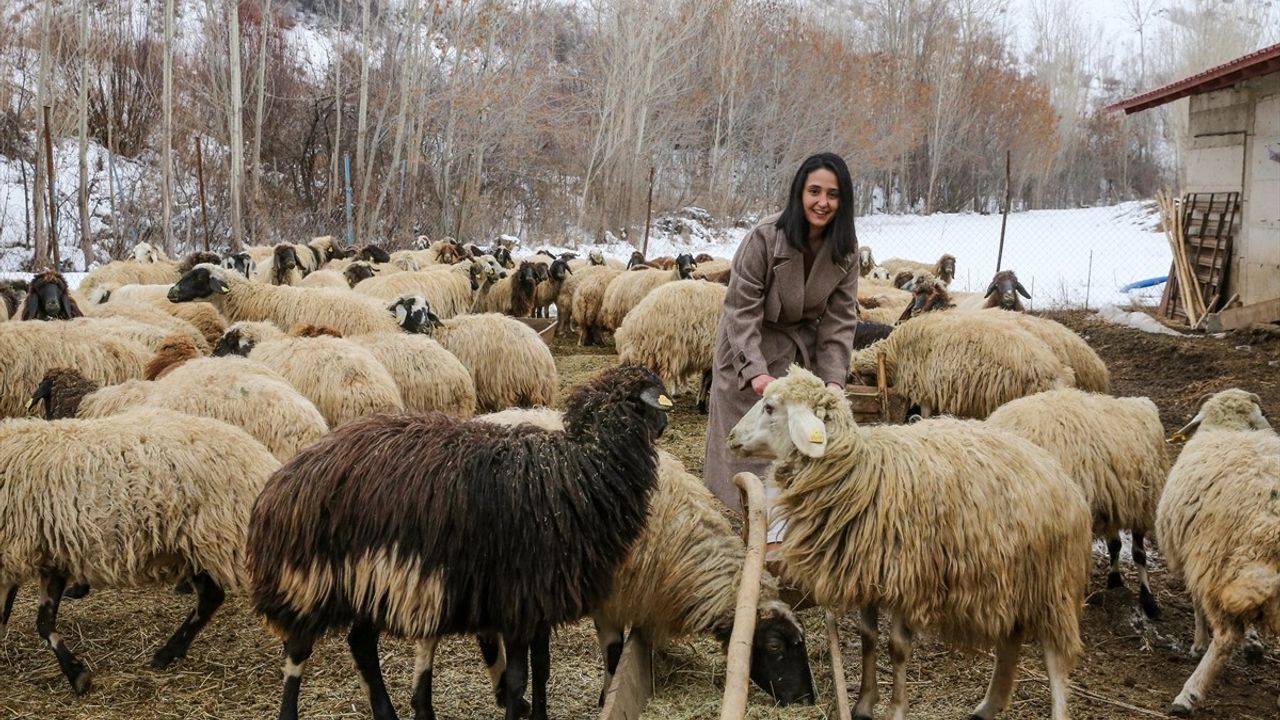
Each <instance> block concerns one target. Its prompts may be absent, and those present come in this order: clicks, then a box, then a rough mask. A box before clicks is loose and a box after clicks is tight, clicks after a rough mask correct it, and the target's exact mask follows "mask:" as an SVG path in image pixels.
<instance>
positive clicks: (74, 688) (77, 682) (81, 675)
mask: <svg viewBox="0 0 1280 720" xmlns="http://www.w3.org/2000/svg"><path fill="white" fill-rule="evenodd" d="M72 672H74V673H75V675H74V676H73V677H71V678H68V679H69V680H70V681H71V692H73V693H75V694H76V695H84V694H85V693H87V692H89V689H90V688H91V687H93V676H92V674H91V673H90V672H89V669H88V668H86V667H85V666H83V665H81V664H80V663H76V664H75V666H73V667H72Z"/></svg>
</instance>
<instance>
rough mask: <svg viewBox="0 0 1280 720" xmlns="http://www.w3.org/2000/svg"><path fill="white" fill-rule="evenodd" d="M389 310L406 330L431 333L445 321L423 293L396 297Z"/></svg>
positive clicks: (398, 323) (425, 333)
mask: <svg viewBox="0 0 1280 720" xmlns="http://www.w3.org/2000/svg"><path fill="white" fill-rule="evenodd" d="M387 310H389V311H390V312H391V314H392V315H395V316H396V324H397V325H399V326H400V327H401V328H402V329H403V330H404V331H405V332H408V333H420V334H422V335H431V334H432V332H434V331H435V329H436V328H438V327H444V323H443V322H441V321H440V318H438V317H436V314H435V313H434V312H432V310H431V303H429V302H427V299H426V298H424V297H422V296H421V295H401V296H400V297H398V298H396V299H395V301H393V302H392V303H391V304H390V305H388V306H387Z"/></svg>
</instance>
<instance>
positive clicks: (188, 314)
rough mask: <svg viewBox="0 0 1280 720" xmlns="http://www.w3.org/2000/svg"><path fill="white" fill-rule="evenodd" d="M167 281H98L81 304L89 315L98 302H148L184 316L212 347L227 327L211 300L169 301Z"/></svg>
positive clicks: (172, 313) (154, 306)
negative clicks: (115, 284)
mask: <svg viewBox="0 0 1280 720" xmlns="http://www.w3.org/2000/svg"><path fill="white" fill-rule="evenodd" d="M170 287H172V286H171V285H120V286H113V285H99V286H98V287H97V288H95V289H94V294H93V295H92V296H90V298H89V303H88V305H87V306H86V307H85V310H86V311H88V313H87V314H89V315H100V313H98V312H95V311H94V310H93V306H94V305H98V304H104V303H107V304H122V303H129V304H134V305H148V306H150V307H153V308H156V309H157V310H162V311H164V312H165V313H167V314H169V315H172V316H173V317H176V318H178V319H179V320H184V321H186V322H188V323H191V324H192V325H193V326H195V328H196V330H198V331H200V334H201V335H203V336H204V339H205V341H206V342H208V343H209V344H210V347H212V345H213V343H216V342H217V341H218V338H220V337H222V333H223V332H224V331H225V330H226V329H227V321H226V320H225V319H224V318H223V317H222V313H220V312H218V311H217V310H216V309H215V308H214V307H213V305H212V304H210V303H207V302H191V303H172V302H169V297H168V295H169V288H170Z"/></svg>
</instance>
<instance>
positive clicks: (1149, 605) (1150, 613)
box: [1138, 587, 1160, 620]
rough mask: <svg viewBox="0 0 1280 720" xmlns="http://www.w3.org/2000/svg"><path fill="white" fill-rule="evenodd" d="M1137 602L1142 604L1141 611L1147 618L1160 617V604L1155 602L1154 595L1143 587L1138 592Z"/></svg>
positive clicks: (1155, 618) (1157, 618) (1156, 618)
mask: <svg viewBox="0 0 1280 720" xmlns="http://www.w3.org/2000/svg"><path fill="white" fill-rule="evenodd" d="M1138 604H1139V605H1141V606H1142V612H1143V614H1144V615H1146V616H1147V619H1149V620H1159V619H1160V604H1159V603H1157V602H1156V596H1155V595H1152V594H1151V591H1150V590H1148V589H1146V588H1145V587H1144V588H1142V590H1141V591H1140V592H1139V593H1138Z"/></svg>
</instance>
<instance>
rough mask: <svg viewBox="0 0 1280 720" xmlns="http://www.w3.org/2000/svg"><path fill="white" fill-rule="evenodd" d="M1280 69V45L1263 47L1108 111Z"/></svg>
mask: <svg viewBox="0 0 1280 720" xmlns="http://www.w3.org/2000/svg"><path fill="white" fill-rule="evenodd" d="M1276 71H1280V44H1277V45H1272V46H1271V47H1265V48H1262V49H1261V50H1258V51H1257V52H1252V53H1249V54H1248V55H1245V56H1244V57H1241V58H1236V59H1235V60H1232V61H1231V62H1229V63H1224V64H1222V65H1219V66H1217V67H1214V68H1209V69H1208V70H1205V71H1204V72H1202V73H1197V74H1195V75H1192V76H1191V77H1189V78H1184V79H1182V80H1179V81H1177V82H1174V83H1169V84H1168V85H1165V86H1164V87H1160V88H1156V89H1155V90H1150V91H1148V92H1145V93H1142V94H1141V95H1134V96H1133V97H1131V98H1127V99H1125V100H1121V101H1120V102H1118V103H1115V104H1113V105H1108V106H1107V109H1108V110H1124V111H1125V114H1127V115H1132V114H1133V113H1136V112H1139V111H1141V110H1146V109H1148V108H1153V107H1156V106H1158V105H1163V104H1165V103H1169V102H1173V101H1174V100H1177V99H1179V98H1184V97H1188V96H1191V95H1200V94H1201V93H1207V92H1211V91H1213V90H1221V89H1222V88H1225V87H1230V86H1232V85H1235V84H1236V83H1238V82H1240V81H1242V80H1248V79H1249V78H1254V77H1258V76H1259V75H1266V74H1268V73H1273V72H1276Z"/></svg>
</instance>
